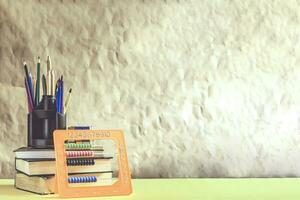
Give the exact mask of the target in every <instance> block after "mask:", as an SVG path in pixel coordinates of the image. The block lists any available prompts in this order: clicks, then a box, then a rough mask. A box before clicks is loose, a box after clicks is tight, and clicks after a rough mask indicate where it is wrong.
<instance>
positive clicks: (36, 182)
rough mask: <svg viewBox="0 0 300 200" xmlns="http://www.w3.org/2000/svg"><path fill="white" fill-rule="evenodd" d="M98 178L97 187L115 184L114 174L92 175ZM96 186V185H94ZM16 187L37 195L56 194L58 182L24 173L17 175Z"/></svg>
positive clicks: (83, 184)
mask: <svg viewBox="0 0 300 200" xmlns="http://www.w3.org/2000/svg"><path fill="white" fill-rule="evenodd" d="M90 175H91V174H81V175H80V176H90ZM92 175H94V176H96V177H97V179H98V180H100V181H97V183H96V185H97V186H104V185H111V184H112V183H113V182H114V179H113V178H112V172H105V173H97V174H92ZM91 184H92V185H93V183H76V184H70V186H71V187H83V186H90V185H91ZM94 185H95V183H94ZM15 187H16V188H18V189H21V190H25V191H29V192H33V193H37V194H43V195H46V194H53V193H55V189H56V188H55V187H56V180H55V177H54V176H28V175H26V174H23V173H16V176H15Z"/></svg>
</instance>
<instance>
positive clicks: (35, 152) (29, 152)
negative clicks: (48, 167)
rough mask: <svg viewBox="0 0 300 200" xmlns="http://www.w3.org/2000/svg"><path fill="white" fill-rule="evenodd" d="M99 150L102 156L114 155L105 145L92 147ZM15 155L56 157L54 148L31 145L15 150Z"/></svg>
mask: <svg viewBox="0 0 300 200" xmlns="http://www.w3.org/2000/svg"><path fill="white" fill-rule="evenodd" d="M91 150H94V151H97V152H98V153H97V154H98V156H99V157H100V156H102V157H104V158H105V157H112V156H113V154H111V153H106V152H104V151H103V147H97V149H91ZM14 152H15V157H16V158H21V159H38V158H42V159H55V151H54V149H37V148H31V147H21V148H19V149H16V150H14Z"/></svg>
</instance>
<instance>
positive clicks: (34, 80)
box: [32, 76, 37, 106]
mask: <svg viewBox="0 0 300 200" xmlns="http://www.w3.org/2000/svg"><path fill="white" fill-rule="evenodd" d="M35 90H36V79H35V77H34V76H32V93H33V96H35V95H36V94H34V91H35ZM33 105H34V106H36V105H37V104H35V102H34V101H33Z"/></svg>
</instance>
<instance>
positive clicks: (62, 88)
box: [60, 76, 64, 114]
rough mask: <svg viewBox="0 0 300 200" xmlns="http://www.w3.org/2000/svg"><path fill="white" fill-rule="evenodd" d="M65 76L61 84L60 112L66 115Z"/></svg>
mask: <svg viewBox="0 0 300 200" xmlns="http://www.w3.org/2000/svg"><path fill="white" fill-rule="evenodd" d="M63 78H64V77H63V76H61V79H60V80H61V84H60V87H61V88H60V112H61V113H62V114H63V113H64V80H63Z"/></svg>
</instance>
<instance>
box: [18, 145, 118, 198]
mask: <svg viewBox="0 0 300 200" xmlns="http://www.w3.org/2000/svg"><path fill="white" fill-rule="evenodd" d="M83 146H84V145H83ZM95 151H97V155H100V156H98V158H95V159H94V160H93V162H92V163H91V165H86V162H87V160H86V159H85V160H84V159H82V160H81V161H82V163H84V164H85V165H84V166H82V165H83V164H82V163H81V162H80V160H79V161H78V162H76V163H71V162H70V163H68V165H69V166H68V173H69V174H71V175H72V174H81V175H85V174H92V173H95V172H97V176H98V177H99V178H101V179H106V180H109V179H111V178H112V163H111V159H112V155H108V154H104V152H103V148H98V149H97V150H95ZM15 168H16V175H15V187H16V188H18V189H22V190H26V191H30V192H34V193H38V194H51V193H54V192H55V187H56V182H55V176H54V175H55V170H56V167H55V152H54V149H37V148H30V147H22V148H19V149H17V150H15Z"/></svg>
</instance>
